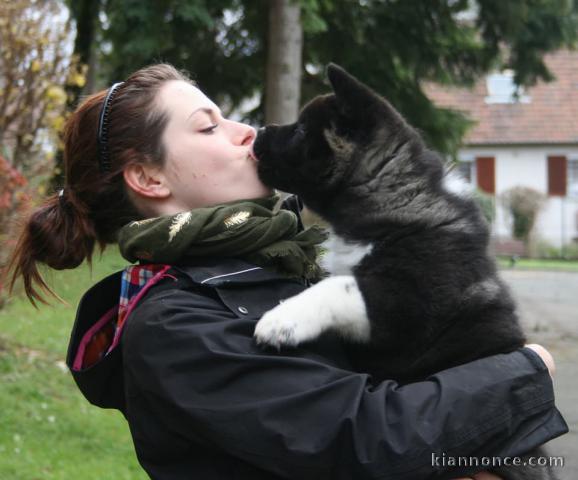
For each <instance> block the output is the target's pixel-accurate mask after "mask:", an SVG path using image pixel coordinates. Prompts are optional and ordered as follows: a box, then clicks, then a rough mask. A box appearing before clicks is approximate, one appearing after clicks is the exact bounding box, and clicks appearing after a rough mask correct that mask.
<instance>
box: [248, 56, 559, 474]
mask: <svg viewBox="0 0 578 480" xmlns="http://www.w3.org/2000/svg"><path fill="white" fill-rule="evenodd" d="M327 74H328V77H329V81H330V83H331V86H332V87H333V91H334V93H333V94H330V95H324V96H319V97H317V98H315V99H313V100H312V101H311V102H310V103H309V104H308V105H306V106H305V107H304V108H303V110H302V112H301V113H300V115H299V119H298V121H297V122H296V123H294V124H291V125H284V126H275V125H273V126H268V127H266V128H265V129H262V130H261V131H260V132H259V134H258V136H257V138H256V140H255V143H254V147H253V149H254V154H255V156H256V158H257V159H258V173H259V176H260V178H261V179H262V181H263V182H264V183H265V184H267V185H269V186H272V187H275V188H278V189H280V190H283V191H287V192H292V193H296V194H298V195H299V196H300V197H301V199H302V200H303V201H304V203H305V204H306V205H307V206H308V207H309V208H310V209H311V210H313V211H314V212H316V213H317V214H319V215H320V216H321V217H322V218H324V219H325V220H326V221H327V222H328V223H329V224H330V226H331V227H332V230H333V235H332V239H331V241H332V242H333V246H332V248H331V253H330V254H329V258H327V259H326V260H325V266H326V267H327V268H328V269H329V270H330V271H331V273H332V274H333V275H332V276H329V277H328V278H326V279H324V280H322V281H320V282H319V283H317V284H315V285H314V286H312V287H311V288H309V289H307V290H306V291H304V292H303V293H301V294H299V295H297V296H295V297H292V298H290V299H288V300H286V301H285V302H283V303H282V304H280V305H279V306H277V307H276V308H274V309H273V310H271V311H269V312H267V313H266V314H265V315H264V316H263V317H262V319H261V320H260V321H259V322H258V323H257V326H256V329H255V338H256V340H257V341H258V342H259V343H261V344H267V345H272V346H276V347H279V346H282V345H291V346H294V345H297V344H300V343H302V342H306V341H311V340H314V339H315V338H317V337H318V336H319V335H320V334H322V333H324V332H328V331H333V332H337V333H338V334H340V335H341V336H343V337H344V338H346V339H349V340H351V342H349V345H348V352H349V354H350V355H351V359H352V362H353V363H354V365H355V366H356V368H357V369H359V370H360V371H364V372H368V373H371V374H372V376H373V377H374V378H375V379H376V380H380V379H385V378H390V379H397V380H398V381H400V382H411V381H415V380H419V379H423V378H425V377H426V376H428V375H429V374H431V373H434V372H438V371H440V370H443V369H446V368H449V367H452V366H455V365H458V364H461V363H465V362H468V361H471V360H474V359H477V358H480V357H484V356H488V355H492V354H496V353H505V352H510V351H513V350H515V349H518V348H520V347H522V346H523V345H524V343H525V336H524V333H523V332H522V329H521V328H520V325H519V322H518V318H517V316H516V312H515V310H516V308H515V304H514V302H513V300H512V297H511V295H510V293H509V292H508V289H507V288H506V286H505V284H504V283H503V282H502V280H501V279H500V278H499V276H498V274H497V271H496V266H495V263H494V260H493V259H492V258H491V257H490V256H489V255H488V253H487V248H488V241H489V227H488V224H487V222H486V221H485V219H484V217H483V215H482V213H481V211H480V209H479V208H478V206H477V205H476V203H475V201H474V199H473V198H472V196H471V195H469V194H467V193H465V191H464V189H461V188H457V189H456V188H455V186H456V184H458V185H459V182H456V179H455V178H452V175H451V173H449V172H448V171H447V170H446V169H445V168H444V164H443V162H442V160H441V159H440V157H439V156H438V155H437V154H436V153H434V152H432V151H431V150H428V149H427V147H426V146H425V145H424V142H423V141H422V139H421V138H420V136H419V134H418V133H417V132H416V131H415V130H414V129H413V128H412V127H411V126H409V125H408V124H407V123H406V122H405V121H404V119H403V118H402V116H401V115H400V114H399V113H398V112H397V111H396V110H395V109H394V108H393V107H392V106H391V105H390V104H389V103H388V102H387V101H386V100H385V99H383V98H382V97H380V96H378V95H377V94H376V93H374V92H373V91H371V90H370V89H369V88H368V87H366V86H365V85H363V84H362V83H360V82H359V81H358V80H356V79H355V78H354V77H353V76H351V75H349V74H348V73H347V72H345V71H344V70H343V69H341V68H340V67H338V66H336V65H333V64H332V65H330V66H329V67H328V69H327ZM340 250H342V251H349V253H348V254H347V255H340V254H339V251H340ZM336 252H337V253H336ZM335 265H338V267H339V268H337V269H336V268H334V267H335ZM535 453H536V452H534V454H535ZM499 473H500V475H502V476H504V478H554V477H553V476H549V475H552V474H551V472H546V470H545V469H533V470H532V469H525V468H518V469H517V470H516V471H513V470H512V469H505V470H502V469H500V471H499Z"/></svg>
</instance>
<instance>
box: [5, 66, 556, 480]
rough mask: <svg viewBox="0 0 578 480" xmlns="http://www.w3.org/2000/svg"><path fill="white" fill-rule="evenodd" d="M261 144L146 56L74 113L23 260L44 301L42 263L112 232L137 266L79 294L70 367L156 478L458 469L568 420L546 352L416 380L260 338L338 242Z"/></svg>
mask: <svg viewBox="0 0 578 480" xmlns="http://www.w3.org/2000/svg"><path fill="white" fill-rule="evenodd" d="M254 138H255V131H254V129H253V128H251V127H249V126H247V125H243V124H240V123H237V122H233V121H231V120H227V119H225V118H223V117H222V116H221V113H220V111H219V109H218V108H217V106H216V105H215V104H214V103H213V102H212V101H211V100H210V99H209V98H207V97H206V96H205V95H204V94H203V93H202V92H201V91H200V90H199V89H197V88H196V87H195V86H194V84H193V83H192V82H191V81H190V80H189V79H188V78H186V77H185V76H184V75H183V74H181V73H179V72H177V71H176V70H175V69H174V68H172V67H171V66H169V65H155V66H151V67H148V68H144V69H142V70H140V71H138V72H136V73H134V74H133V75H131V76H130V78H128V79H127V80H126V81H125V82H124V83H122V84H115V85H114V86H113V87H112V88H111V89H109V90H108V91H105V92H100V93H97V94H95V95H93V96H91V97H89V98H88V99H87V100H86V101H85V102H84V103H83V104H82V105H80V106H79V108H78V109H77V111H76V112H75V113H74V114H72V116H71V117H70V119H69V120H68V123H67V126H66V134H65V163H66V185H65V186H64V188H63V190H61V191H60V192H59V194H58V195H55V196H53V197H51V198H49V199H48V200H47V202H46V203H45V204H44V205H43V206H42V207H40V208H39V209H38V210H37V211H35V212H34V213H33V215H32V216H31V218H30V220H29V222H28V224H27V226H26V228H25V230H24V231H23V234H22V237H21V240H20V242H19V247H18V249H17V251H16V252H15V254H14V257H13V267H14V277H13V278H16V277H18V276H22V277H23V279H24V285H25V289H26V293H27V294H28V296H29V298H30V299H31V300H32V301H34V300H35V299H40V298H41V293H42V290H45V291H49V289H48V287H47V285H46V284H45V283H44V282H43V280H42V278H41V277H40V275H39V273H38V270H37V264H38V263H44V264H47V265H48V266H50V267H52V268H56V269H63V268H74V267H76V266H78V265H80V263H81V262H82V261H83V260H84V259H87V258H88V259H90V257H91V254H92V252H93V248H94V246H95V244H99V245H101V246H104V245H106V244H108V243H115V242H118V243H119V246H120V249H121V252H122V253H123V255H124V256H125V258H127V259H128V260H130V261H131V262H133V261H137V260H138V261H139V262H140V263H139V264H138V265H135V266H132V267H129V268H127V269H126V270H125V271H124V272H122V273H118V274H115V275H113V276H111V277H108V278H107V279H105V280H103V281H102V282H100V283H99V284H97V285H96V286H94V287H93V288H92V289H90V290H89V291H88V292H87V293H86V295H85V296H84V297H83V299H82V300H81V303H80V305H79V308H78V314H77V319H76V322H75V326H74V330H73V333H72V337H71V342H70V346H69V352H68V358H67V360H68V364H69V366H70V367H71V370H72V372H73V375H74V376H75V379H76V381H77V383H78V384H79V386H80V388H81V390H82V391H83V393H84V394H85V395H86V396H87V398H88V399H89V400H90V401H91V402H92V403H94V404H96V405H100V406H103V407H113V408H118V409H119V410H121V411H122V412H123V414H124V415H125V416H126V418H127V421H128V424H129V427H130V430H131V434H132V437H133V441H134V445H135V449H136V453H137V456H138V459H139V461H140V463H141V465H142V466H143V468H144V469H145V470H146V471H147V473H148V474H149V475H150V476H151V478H157V479H163V480H165V479H188V478H203V479H213V478H215V479H216V478H219V479H221V478H251V479H273V478H296V479H306V478H316V479H317V478H331V479H338V478H344V479H345V478H356V479H357V478H398V479H402V478H411V479H415V478H428V477H432V478H433V477H436V478H452V477H456V476H458V475H459V474H473V472H475V471H476V469H475V468H474V469H463V470H462V471H457V470H454V471H453V472H452V473H451V474H450V473H449V472H448V471H447V469H448V467H447V466H445V467H444V466H443V465H438V464H436V462H433V461H432V454H434V453H438V454H440V453H445V454H446V455H516V454H521V453H523V452H525V451H527V450H529V449H530V448H533V447H535V446H537V445H539V444H541V443H543V442H545V441H547V440H549V439H551V438H553V437H555V436H558V435H560V434H562V433H564V432H565V431H566V426H565V424H564V421H563V420H562V418H561V417H560V415H559V413H558V412H557V410H556V408H555V407H554V403H553V392H552V385H551V380H550V376H549V375H548V369H547V368H546V365H545V363H544V362H543V361H542V360H541V358H543V359H545V360H546V361H547V362H549V363H550V364H551V366H552V367H553V363H551V362H552V361H551V358H550V357H549V355H548V353H547V352H545V351H544V350H543V349H541V348H540V347H537V346H535V347H532V348H533V349H534V351H532V350H531V349H529V348H524V349H522V350H520V351H518V352H514V353H511V354H508V355H498V356H495V357H491V358H487V359H482V360H479V361H476V362H472V363H470V364H467V365H463V366H460V367H457V368H453V369H450V370H447V371H444V372H440V373H439V374H438V375H435V376H433V377H431V378H430V379H428V380H427V381H424V382H420V383H415V384H411V385H406V386H403V387H402V386H399V385H397V384H396V383H395V382H393V381H386V382H383V383H381V384H378V385H372V384H371V379H370V378H368V376H367V375H364V374H361V373H355V372H352V371H351V369H350V367H349V366H348V364H347V361H346V358H345V356H344V353H343V352H342V350H341V346H340V344H339V342H337V341H336V340H335V339H331V338H327V339H325V340H322V341H319V342H316V343H315V344H310V345H307V346H304V347H303V348H299V349H292V350H282V351H280V352H271V351H264V350H262V349H259V348H258V347H257V346H256V345H255V342H254V341H253V339H252V334H253V329H254V325H255V323H256V321H257V320H258V318H259V317H260V315H262V313H263V312H265V311H266V310H268V309H270V308H272V307H273V306H274V305H276V304H277V303H278V302H279V301H282V300H283V299H284V298H287V297H289V296H291V295H294V294H296V293H298V292H299V291H302V290H303V289H304V288H306V287H307V285H308V283H309V281H315V279H316V278H317V277H318V274H319V269H318V267H317V265H316V263H315V254H316V251H317V250H316V249H317V246H318V244H319V243H320V242H321V241H322V239H323V238H322V236H321V235H320V234H319V232H318V231H317V230H316V229H307V230H304V229H302V227H301V225H300V220H299V217H298V210H299V209H298V207H297V206H296V202H295V201H294V199H293V203H292V204H291V201H289V202H286V203H285V204H284V207H286V208H282V209H280V210H276V209H275V208H274V207H275V204H276V200H277V199H276V197H275V195H273V192H272V191H271V190H270V189H269V188H268V187H267V186H265V185H263V184H262V183H261V181H260V180H259V178H258V177H257V174H256V168H255V159H254V158H253V157H252V156H251V145H252V142H253V140H254ZM291 208H293V210H294V212H292V211H291V210H290V209H291ZM127 318H128V320H127ZM121 334H122V335H121ZM536 352H537V353H538V355H536ZM540 355H541V356H540ZM481 475H490V474H481ZM476 478H482V477H476ZM486 478H495V477H493V476H486Z"/></svg>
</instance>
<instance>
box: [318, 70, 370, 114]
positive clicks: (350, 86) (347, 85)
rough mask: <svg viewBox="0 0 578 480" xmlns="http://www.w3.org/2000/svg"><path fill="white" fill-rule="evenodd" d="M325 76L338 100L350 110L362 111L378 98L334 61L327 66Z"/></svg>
mask: <svg viewBox="0 0 578 480" xmlns="http://www.w3.org/2000/svg"><path fill="white" fill-rule="evenodd" d="M327 78H328V79H329V82H330V83H331V87H332V88H333V91H334V92H335V96H336V97H337V99H338V100H339V102H340V103H342V104H345V105H346V106H348V107H349V109H350V110H353V111H356V110H357V111H360V112H363V110H364V109H365V108H368V107H369V106H370V105H371V104H374V103H375V102H376V100H377V99H378V97H377V96H376V95H375V93H373V92H372V91H371V90H370V89H369V88H368V87H366V86H365V85H364V84H363V83H361V82H360V81H359V80H357V78H355V77H354V76H353V75H351V74H349V73H348V72H346V71H345V70H344V69H343V68H341V67H340V66H339V65H336V64H335V63H330V64H329V65H328V66H327ZM378 101H379V100H378ZM365 113H367V112H365Z"/></svg>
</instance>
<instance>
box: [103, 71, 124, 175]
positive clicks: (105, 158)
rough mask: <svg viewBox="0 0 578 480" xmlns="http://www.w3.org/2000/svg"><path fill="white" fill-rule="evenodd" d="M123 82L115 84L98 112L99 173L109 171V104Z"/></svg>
mask: <svg viewBox="0 0 578 480" xmlns="http://www.w3.org/2000/svg"><path fill="white" fill-rule="evenodd" d="M123 83H124V82H118V83H115V84H114V85H113V86H112V87H110V90H109V91H108V93H107V94H106V98H105V99H104V103H103V104H102V109H101V110H100V117H99V119H98V137H97V139H96V143H97V146H98V165H99V168H100V172H101V173H106V172H109V171H110V155H109V151H108V114H109V111H110V103H111V101H112V98H113V97H114V94H115V93H116V91H117V89H118V87H120V86H121V85H122V84H123Z"/></svg>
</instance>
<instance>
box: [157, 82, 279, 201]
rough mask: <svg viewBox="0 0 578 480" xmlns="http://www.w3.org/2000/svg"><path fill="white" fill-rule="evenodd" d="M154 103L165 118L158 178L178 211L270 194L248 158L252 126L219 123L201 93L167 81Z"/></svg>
mask: <svg viewBox="0 0 578 480" xmlns="http://www.w3.org/2000/svg"><path fill="white" fill-rule="evenodd" d="M157 100H158V101H159V104H160V105H161V106H162V107H161V108H163V109H164V110H165V111H166V112H167V114H168V116H169V121H168V123H167V127H166V129H165V132H164V134H163V138H162V141H163V144H164V147H165V152H166V159H165V166H164V167H163V173H164V175H165V177H166V181H167V184H168V187H169V189H170V190H171V197H172V198H171V200H172V201H173V203H174V204H175V205H176V207H177V208H178V209H179V211H184V210H191V209H193V208H198V207H205V206H209V205H214V204H218V203H223V202H229V201H232V200H241V199H248V198H259V197H264V196H267V195H269V194H271V193H272V190H271V189H270V188H268V187H266V186H265V185H263V183H261V181H260V180H259V177H258V176H257V165H256V163H255V160H254V159H253V158H252V157H251V155H250V154H249V151H250V148H251V145H252V143H253V140H254V139H255V129H254V128H253V127H250V126H249V125H245V124H243V123H238V122H234V121H232V120H227V119H226V118H223V117H222V116H221V113H220V110H219V108H218V107H217V106H216V105H215V104H214V103H213V102H212V101H211V100H210V99H209V98H207V97H206V96H205V94H204V93H203V92H201V91H200V90H199V89H198V88H196V87H194V86H193V85H190V84H189V83H186V82H183V81H176V80H174V81H169V82H167V83H166V84H165V85H164V86H163V87H162V88H161V90H160V91H159V96H158V98H157Z"/></svg>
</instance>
